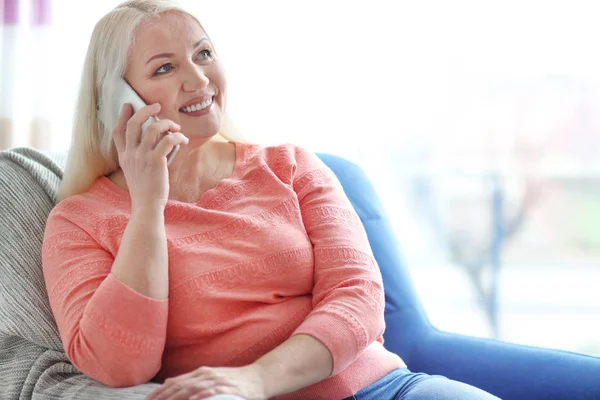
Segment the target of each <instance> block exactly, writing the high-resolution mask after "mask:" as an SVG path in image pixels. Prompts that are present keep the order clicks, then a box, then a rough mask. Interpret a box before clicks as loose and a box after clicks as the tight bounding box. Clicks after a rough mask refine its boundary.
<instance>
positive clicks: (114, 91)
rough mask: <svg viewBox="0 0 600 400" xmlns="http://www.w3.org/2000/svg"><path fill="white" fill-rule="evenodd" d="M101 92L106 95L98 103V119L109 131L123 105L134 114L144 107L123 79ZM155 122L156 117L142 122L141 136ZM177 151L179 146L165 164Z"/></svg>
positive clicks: (164, 134) (166, 133)
mask: <svg viewBox="0 0 600 400" xmlns="http://www.w3.org/2000/svg"><path fill="white" fill-rule="evenodd" d="M102 92H103V93H106V95H105V96H103V99H102V100H101V101H100V105H99V106H98V118H99V119H100V122H102V123H103V124H104V125H105V126H107V127H110V129H113V128H114V126H115V125H116V124H117V119H118V118H119V114H120V113H121V108H122V107H123V104H125V103H129V104H131V105H132V106H133V111H134V112H138V111H139V110H141V109H142V108H143V107H146V103H144V101H143V100H142V98H141V97H140V96H139V95H138V94H137V93H136V91H135V90H133V88H132V87H131V86H130V85H129V84H128V83H127V82H126V81H125V79H122V78H119V79H118V80H117V82H115V83H114V84H113V85H104V86H103V89H102ZM155 121H158V117H150V118H148V120H147V121H146V122H144V124H143V125H142V135H143V134H144V133H145V132H146V129H148V127H149V126H150V125H151V124H152V123H153V122H155ZM170 133H171V132H165V133H163V134H162V135H161V136H160V138H159V139H158V140H159V141H160V139H162V138H163V137H165V136H166V135H168V134H170ZM178 151H179V145H177V146H175V148H174V149H173V150H172V151H171V152H170V153H169V155H168V156H167V164H170V163H171V161H173V158H174V157H175V154H177V152H178Z"/></svg>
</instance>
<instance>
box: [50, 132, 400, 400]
mask: <svg viewBox="0 0 600 400" xmlns="http://www.w3.org/2000/svg"><path fill="white" fill-rule="evenodd" d="M235 146H236V164H235V167H234V172H233V175H232V176H231V177H230V178H228V179H224V180H222V181H220V182H219V183H218V184H217V186H216V187H214V188H213V189H211V190H209V191H208V192H206V193H205V194H204V195H203V196H202V197H201V198H200V200H199V201H198V202H197V203H184V202H179V201H175V200H169V201H168V203H167V206H166V208H165V211H164V213H165V229H166V233H167V242H168V252H169V298H168V299H167V300H155V299H152V298H149V297H146V296H144V295H141V294H139V293H137V292H135V291H134V290H132V289H131V288H129V287H128V286H126V285H125V284H124V283H122V282H121V281H119V280H118V279H117V278H116V277H115V276H114V275H113V274H111V267H112V264H113V261H114V259H115V256H116V255H117V252H118V250H119V244H120V242H121V237H122V235H123V232H124V230H125V227H126V225H127V223H128V220H129V216H130V212H131V199H130V197H129V193H128V192H127V191H125V190H123V189H121V188H119V187H118V186H116V185H115V184H113V183H112V182H111V181H110V180H109V179H108V178H106V177H101V178H99V179H98V180H97V181H96V182H95V183H94V185H93V186H92V187H91V189H90V190H89V191H87V192H86V193H83V194H79V195H75V196H72V197H70V198H68V199H66V200H64V201H62V202H60V203H59V204H58V205H57V206H56V207H55V208H54V209H53V210H52V212H51V213H50V216H49V218H48V222H47V226H46V232H45V238H44V244H43V249H42V257H43V269H44V278H45V281H46V286H47V289H48V295H49V299H50V305H51V307H52V311H53V313H54V316H55V318H56V322H57V325H58V328H59V331H60V334H61V337H62V340H63V343H64V347H65V351H66V352H67V355H68V357H69V359H70V360H71V361H72V362H73V364H74V365H75V366H76V367H78V368H79V369H80V370H81V371H82V372H84V373H85V374H87V375H89V376H91V377H93V378H95V379H96V380H98V381H100V382H102V383H104V384H106V385H109V386H131V385H136V384H141V383H144V382H147V381H149V380H153V381H156V382H162V381H163V380H164V379H166V378H168V377H173V376H177V375H180V374H183V373H187V372H189V371H192V370H194V369H196V368H198V367H200V366H242V365H247V364H249V363H252V362H253V361H255V360H257V359H258V358H259V357H261V356H262V355H264V354H265V353H267V352H269V351H270V350H272V349H274V348H275V347H277V346H278V345H279V344H281V343H282V342H284V341H285V340H286V339H288V338H289V337H290V336H292V335H296V334H307V335H311V336H313V337H314V338H316V339H318V340H319V341H321V342H322V343H323V344H324V345H325V346H326V347H327V348H328V349H329V351H330V352H331V354H332V356H333V374H332V376H330V377H329V378H327V379H325V380H323V381H321V382H319V383H316V384H314V385H312V386H309V387H306V388H304V389H301V390H299V391H297V392H294V393H290V394H287V395H284V396H280V397H278V399H303V400H305V399H324V400H332V399H333V400H335V399H341V398H344V397H347V396H350V395H352V394H354V393H356V392H357V391H359V390H360V389H362V388H363V387H366V386H368V385H369V384H371V383H372V382H374V381H376V380H377V379H379V378H381V377H383V376H384V375H386V374H387V373H388V372H390V371H391V370H393V369H395V368H402V367H404V366H405V365H404V363H403V362H402V360H401V359H400V358H399V357H398V356H397V355H395V354H393V353H391V352H389V351H387V350H386V349H385V348H384V347H383V339H382V334H383V331H384V328H385V323H384V319H383V311H384V304H385V301H384V294H383V286H382V280H381V274H380V272H379V269H378V267H377V264H376V262H375V259H374V258H373V255H372V252H371V248H370V246H369V242H368V239H367V236H366V233H365V231H364V228H363V226H362V224H361V221H360V219H359V218H358V216H357V214H356V213H355V211H354V209H353V208H352V205H351V204H350V202H349V200H348V198H347V197H346V196H345V194H344V191H343V189H342V187H341V185H340V183H339V181H338V180H337V178H336V176H335V175H334V174H333V172H332V171H331V170H330V169H329V168H328V167H327V166H326V165H325V164H324V163H323V162H322V161H321V160H320V159H319V158H318V157H317V156H316V155H315V154H314V153H311V152H309V151H307V150H304V149H302V148H301V147H298V146H294V145H291V144H285V145H279V146H271V147H262V146H258V145H247V144H240V143H235Z"/></svg>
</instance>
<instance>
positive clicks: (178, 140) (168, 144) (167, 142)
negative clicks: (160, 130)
mask: <svg viewBox="0 0 600 400" xmlns="http://www.w3.org/2000/svg"><path fill="white" fill-rule="evenodd" d="M189 142H190V140H189V139H188V138H187V137H185V136H184V135H183V133H181V132H175V133H171V134H169V135H167V136H165V137H164V138H162V139H161V140H160V142H158V144H157V145H156V148H155V149H154V152H155V153H156V155H157V156H159V157H166V156H168V155H169V153H170V152H171V151H172V150H173V149H174V148H175V146H177V145H180V146H185V145H186V144H188V143H189Z"/></svg>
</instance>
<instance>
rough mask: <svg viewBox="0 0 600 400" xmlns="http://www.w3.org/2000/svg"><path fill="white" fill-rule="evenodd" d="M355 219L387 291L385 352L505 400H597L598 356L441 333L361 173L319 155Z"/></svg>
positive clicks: (338, 160)
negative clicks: (364, 233) (364, 235)
mask: <svg viewBox="0 0 600 400" xmlns="http://www.w3.org/2000/svg"><path fill="white" fill-rule="evenodd" d="M319 157H320V158H321V159H322V160H323V161H324V162H325V163H326V164H327V165H328V166H329V168H331V170H332V171H333V172H334V173H335V174H336V175H337V177H338V179H339V180H340V182H341V184H342V186H343V187H344V190H345V192H346V195H347V196H348V198H349V199H350V201H351V202H352V204H353V206H354V208H355V209H356V211H357V213H358V215H359V216H360V218H361V220H362V222H363V224H364V226H365V229H366V231H367V235H368V237H369V241H370V243H371V247H372V249H373V253H374V255H375V258H376V259H377V262H378V264H379V267H380V268H381V273H382V275H383V283H384V287H385V291H386V309H385V319H386V323H387V329H386V332H385V334H384V338H385V346H386V348H388V349H389V350H391V351H393V352H395V353H397V354H398V355H400V356H401V357H402V358H403V359H404V361H405V362H406V363H407V364H408V366H409V368H410V369H411V370H412V371H414V372H426V373H428V374H437V375H444V376H446V377H448V378H451V379H455V380H458V381H461V382H465V383H468V384H471V385H473V386H476V387H479V388H481V389H484V390H486V391H488V392H490V393H492V394H494V395H496V396H498V397H500V398H502V399H504V400H578V399H582V400H583V399H586V400H589V399H600V358H597V357H591V356H586V355H582V354H576V353H570V352H566V351H558V350H549V349H543V348H536V347H529V346H522V345H515V344H508V343H504V342H500V341H497V340H491V339H481V338H474V337H469V336H464V335H458V334H452V333H447V332H442V331H440V330H438V329H436V328H435V327H434V326H432V325H431V323H430V322H429V320H428V319H427V315H426V314H425V311H424V309H423V307H422V305H421V304H420V302H419V299H418V296H417V294H416V293H415V290H414V288H413V286H412V284H411V279H410V276H409V273H408V271H407V269H406V267H405V265H404V262H403V260H402V254H401V251H400V248H399V245H398V241H397V240H396V238H395V236H394V233H393V230H392V229H391V226H390V224H389V222H388V220H387V218H386V217H385V215H384V212H383V209H382V205H381V203H380V201H379V200H378V198H377V195H376V193H375V191H374V189H373V187H372V185H371V183H370V182H369V179H368V178H367V176H366V175H365V173H364V172H363V171H362V170H361V169H360V168H359V167H358V166H356V165H355V164H353V163H351V162H349V161H347V160H345V159H342V158H340V157H337V156H332V155H329V154H319Z"/></svg>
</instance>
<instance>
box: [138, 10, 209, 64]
mask: <svg viewBox="0 0 600 400" xmlns="http://www.w3.org/2000/svg"><path fill="white" fill-rule="evenodd" d="M203 37H206V33H205V32H204V30H203V29H202V27H201V26H200V24H199V23H198V21H196V20H195V19H194V18H192V17H190V16H189V15H187V14H182V13H179V12H166V13H162V14H159V15H158V16H156V17H152V18H149V19H147V20H145V21H142V22H141V23H140V25H139V26H138V28H137V29H136V32H135V35H134V39H133V45H132V49H131V55H132V56H135V57H136V58H137V57H146V56H147V57H152V56H153V55H154V54H156V53H160V52H163V51H173V50H174V47H176V46H178V45H179V46H185V48H187V47H189V46H190V45H192V44H193V43H194V42H196V41H198V40H199V39H201V38H203Z"/></svg>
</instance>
